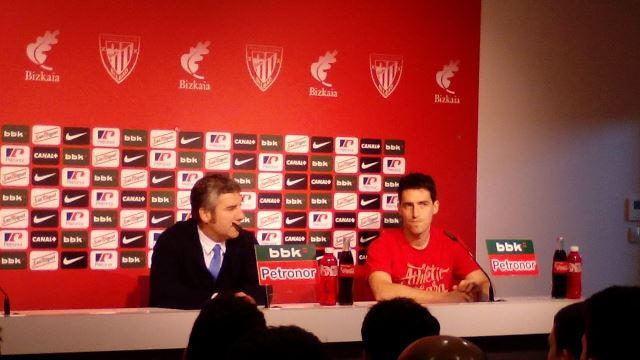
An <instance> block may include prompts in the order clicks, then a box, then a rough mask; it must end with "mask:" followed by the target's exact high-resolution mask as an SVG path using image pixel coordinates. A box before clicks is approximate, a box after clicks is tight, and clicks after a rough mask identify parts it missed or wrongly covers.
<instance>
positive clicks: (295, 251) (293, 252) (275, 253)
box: [268, 236, 307, 259]
mask: <svg viewBox="0 0 640 360" xmlns="http://www.w3.org/2000/svg"><path fill="white" fill-rule="evenodd" d="M285 238H286V236H285ZM268 250H269V259H295V258H300V259H302V258H303V257H304V255H306V253H307V249H299V248H296V247H293V246H292V247H289V248H287V247H280V248H275V249H274V248H268Z"/></svg>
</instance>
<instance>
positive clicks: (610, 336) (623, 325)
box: [582, 286, 640, 360]
mask: <svg viewBox="0 0 640 360" xmlns="http://www.w3.org/2000/svg"><path fill="white" fill-rule="evenodd" d="M586 305H587V307H586V309H587V317H586V318H587V321H586V329H585V338H586V354H583V356H582V358H583V359H594V360H606V359H632V358H638V357H639V355H638V354H639V353H640V350H639V348H638V343H637V341H638V325H639V324H640V287H637V286H612V287H609V288H606V289H604V290H602V291H600V292H597V293H595V294H593V295H592V296H591V297H590V298H589V299H587V300H586ZM583 350H584V349H583Z"/></svg>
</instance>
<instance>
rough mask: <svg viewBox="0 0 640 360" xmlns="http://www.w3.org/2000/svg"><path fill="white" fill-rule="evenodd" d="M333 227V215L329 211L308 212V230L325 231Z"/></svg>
mask: <svg viewBox="0 0 640 360" xmlns="http://www.w3.org/2000/svg"><path fill="white" fill-rule="evenodd" d="M332 225H333V213H331V212H330V211H310V212H309V229H314V230H327V229H331V226H332Z"/></svg>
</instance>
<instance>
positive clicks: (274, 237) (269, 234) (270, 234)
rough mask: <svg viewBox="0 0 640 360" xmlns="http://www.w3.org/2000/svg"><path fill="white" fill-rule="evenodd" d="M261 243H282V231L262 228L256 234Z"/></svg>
mask: <svg viewBox="0 0 640 360" xmlns="http://www.w3.org/2000/svg"><path fill="white" fill-rule="evenodd" d="M256 238H257V239H258V244H260V245H282V231H280V230H260V231H258V234H257V236H256Z"/></svg>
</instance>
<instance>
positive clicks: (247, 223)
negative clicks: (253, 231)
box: [240, 211, 256, 228]
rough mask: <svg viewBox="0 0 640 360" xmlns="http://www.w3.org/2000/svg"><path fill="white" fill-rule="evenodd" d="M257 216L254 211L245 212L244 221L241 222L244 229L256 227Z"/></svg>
mask: <svg viewBox="0 0 640 360" xmlns="http://www.w3.org/2000/svg"><path fill="white" fill-rule="evenodd" d="M255 224H256V214H255V213H254V212H253V211H244V219H242V220H241V221H240V226H242V227H243V228H254V227H255V226H256V225H255Z"/></svg>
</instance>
